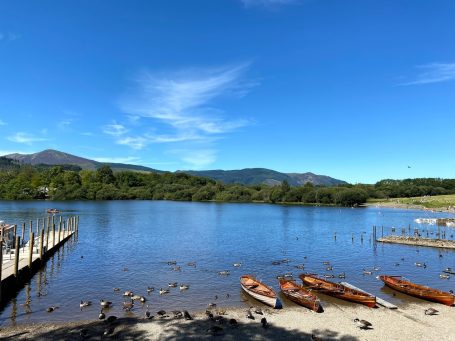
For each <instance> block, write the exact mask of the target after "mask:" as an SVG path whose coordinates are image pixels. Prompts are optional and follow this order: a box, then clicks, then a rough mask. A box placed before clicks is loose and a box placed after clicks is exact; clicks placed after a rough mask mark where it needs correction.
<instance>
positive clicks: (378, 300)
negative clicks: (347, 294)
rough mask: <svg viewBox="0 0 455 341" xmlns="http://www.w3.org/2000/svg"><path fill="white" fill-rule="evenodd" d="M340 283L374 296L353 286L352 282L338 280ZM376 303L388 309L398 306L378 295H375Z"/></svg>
mask: <svg viewBox="0 0 455 341" xmlns="http://www.w3.org/2000/svg"><path fill="white" fill-rule="evenodd" d="M340 284H343V285H344V286H346V287H348V288H351V289H355V290H358V291H361V292H364V293H365V294H368V295H372V296H375V295H373V294H370V293H369V292H366V291H365V290H362V289H360V288H357V287H356V286H354V285H352V284H349V283H348V282H340ZM376 303H377V304H379V305H382V306H383V307H386V308H389V309H398V307H397V306H396V305H395V304H392V303H390V302H387V301H386V300H384V299H382V298H380V297H378V296H376Z"/></svg>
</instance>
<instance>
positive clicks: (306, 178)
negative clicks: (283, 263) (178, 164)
mask: <svg viewBox="0 0 455 341" xmlns="http://www.w3.org/2000/svg"><path fill="white" fill-rule="evenodd" d="M4 157H5V158H8V159H12V160H15V161H17V162H20V163H22V164H31V165H40V164H41V165H75V166H78V167H81V168H82V169H90V170H95V169H97V168H99V167H101V166H103V165H108V166H109V167H111V168H112V170H113V171H125V170H129V171H137V172H154V173H163V172H164V171H161V170H157V169H153V168H149V167H145V166H138V165H130V164H123V163H102V162H98V161H94V160H90V159H86V158H83V157H80V156H75V155H71V154H68V153H64V152H60V151H58V150H53V149H46V150H43V151H42V152H39V153H34V154H17V153H16V154H9V155H4ZM178 172H183V173H187V174H191V175H196V176H203V177H208V178H211V179H214V180H217V181H221V182H223V183H226V184H232V183H240V184H244V185H255V184H261V183H265V184H268V185H279V184H280V183H281V182H282V181H283V180H286V181H287V182H288V183H289V184H290V185H291V186H301V185H304V184H305V183H307V182H310V183H312V184H314V185H323V186H335V185H342V184H346V182H345V181H342V180H338V179H334V178H331V177H329V176H326V175H317V174H313V173H309V172H307V173H280V172H277V171H274V170H271V169H266V168H246V169H241V170H227V171H226V170H206V171H191V170H186V171H178Z"/></svg>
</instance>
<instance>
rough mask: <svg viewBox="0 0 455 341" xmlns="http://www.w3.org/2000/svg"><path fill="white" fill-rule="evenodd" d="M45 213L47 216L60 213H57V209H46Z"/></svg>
mask: <svg viewBox="0 0 455 341" xmlns="http://www.w3.org/2000/svg"><path fill="white" fill-rule="evenodd" d="M46 212H47V213H49V214H57V213H59V212H60V211H59V210H58V209H56V208H48V209H47V210H46Z"/></svg>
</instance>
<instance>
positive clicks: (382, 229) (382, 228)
mask: <svg viewBox="0 0 455 341" xmlns="http://www.w3.org/2000/svg"><path fill="white" fill-rule="evenodd" d="M381 237H384V226H382V227H381Z"/></svg>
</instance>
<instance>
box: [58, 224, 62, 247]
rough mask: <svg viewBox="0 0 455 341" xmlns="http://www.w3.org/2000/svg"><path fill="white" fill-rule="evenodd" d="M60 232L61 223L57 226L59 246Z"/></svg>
mask: <svg viewBox="0 0 455 341" xmlns="http://www.w3.org/2000/svg"><path fill="white" fill-rule="evenodd" d="M61 231H62V222H60V223H59V224H58V243H59V244H60V234H61Z"/></svg>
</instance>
